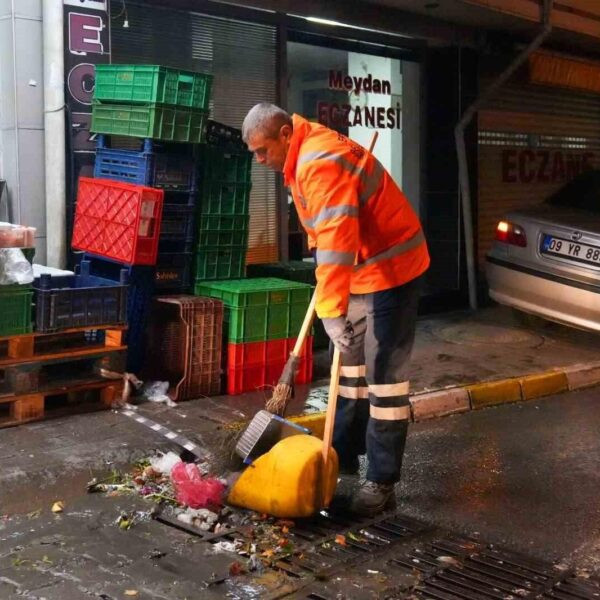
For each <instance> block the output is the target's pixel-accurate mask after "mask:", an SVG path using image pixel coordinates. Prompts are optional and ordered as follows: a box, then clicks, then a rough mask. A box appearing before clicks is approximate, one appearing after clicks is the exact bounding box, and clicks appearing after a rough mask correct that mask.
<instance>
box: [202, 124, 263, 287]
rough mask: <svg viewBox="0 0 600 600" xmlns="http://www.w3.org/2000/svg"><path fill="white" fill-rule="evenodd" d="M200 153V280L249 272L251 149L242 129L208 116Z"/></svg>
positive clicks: (232, 276)
mask: <svg viewBox="0 0 600 600" xmlns="http://www.w3.org/2000/svg"><path fill="white" fill-rule="evenodd" d="M208 131H209V133H208V136H207V137H208V139H207V142H208V143H207V144H206V145H205V146H203V148H202V153H201V160H200V164H201V168H202V176H201V204H200V216H199V219H198V246H197V249H196V256H195V263H194V273H195V280H196V283H200V282H203V281H207V280H218V279H236V278H240V277H244V275H245V271H246V251H247V248H248V226H249V219H250V213H249V204H250V188H251V169H252V154H250V152H248V150H247V149H246V146H245V145H244V143H243V142H242V140H241V136H240V135H239V131H238V130H235V129H232V128H229V127H225V126H224V125H221V124H219V123H215V122H209V127H208Z"/></svg>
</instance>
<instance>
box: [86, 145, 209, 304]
mask: <svg viewBox="0 0 600 600" xmlns="http://www.w3.org/2000/svg"><path fill="white" fill-rule="evenodd" d="M107 143H108V140H107V139H106V137H105V136H104V135H99V136H98V140H97V147H96V161H95V164H94V177H96V178H100V179H113V180H117V181H123V182H130V183H134V184H139V185H145V186H152V187H154V188H157V189H160V190H163V192H164V200H163V210H162V220H161V225H160V237H159V244H158V253H157V260H156V273H155V288H156V289H157V290H158V291H160V292H168V291H172V292H177V293H182V292H185V291H187V290H189V287H190V285H191V263H192V252H193V249H194V234H195V226H196V212H197V204H198V203H197V201H196V199H197V187H198V178H197V171H198V168H197V164H196V158H195V157H194V146H189V145H182V144H161V143H157V142H155V141H153V140H149V139H146V140H143V141H141V142H140V145H141V148H140V150H139V151H136V150H129V149H113V148H109V147H107Z"/></svg>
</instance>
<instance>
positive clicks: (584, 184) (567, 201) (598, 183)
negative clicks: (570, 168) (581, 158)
mask: <svg viewBox="0 0 600 600" xmlns="http://www.w3.org/2000/svg"><path fill="white" fill-rule="evenodd" d="M546 203H547V204H551V205H552V206H564V207H569V208H579V209H582V210H587V211H591V212H594V213H600V170H597V169H594V170H589V171H584V172H583V173H581V174H580V175H578V176H577V177H575V179H572V180H571V181H569V183H567V184H566V185H564V186H563V187H562V188H561V189H560V190H558V192H556V193H555V194H553V195H552V196H550V197H549V198H548V199H547V200H546Z"/></svg>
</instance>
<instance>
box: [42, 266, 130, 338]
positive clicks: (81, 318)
mask: <svg viewBox="0 0 600 600" xmlns="http://www.w3.org/2000/svg"><path fill="white" fill-rule="evenodd" d="M33 288H34V303H35V329H36V331H40V332H42V333H49V332H52V331H61V330H63V329H69V328H71V327H87V326H93V325H121V324H123V323H126V322H127V288H128V272H127V270H126V269H123V270H121V272H120V276H119V279H118V280H117V281H111V280H108V279H104V278H101V277H95V276H93V275H90V263H89V261H86V260H83V261H81V263H80V265H79V268H78V273H76V274H75V275H70V276H58V277H56V276H52V275H48V274H43V275H41V276H40V277H38V278H36V279H35V280H34V282H33Z"/></svg>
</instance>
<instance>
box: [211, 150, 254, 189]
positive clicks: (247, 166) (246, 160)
mask: <svg viewBox="0 0 600 600" xmlns="http://www.w3.org/2000/svg"><path fill="white" fill-rule="evenodd" d="M200 165H201V168H202V175H203V176H202V179H203V180H209V181H220V182H224V183H250V181H251V179H252V154H251V153H250V152H248V151H247V150H238V151H237V152H232V151H228V150H225V149H224V148H220V147H218V146H209V145H205V146H203V147H202V151H201V154H200Z"/></svg>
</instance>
